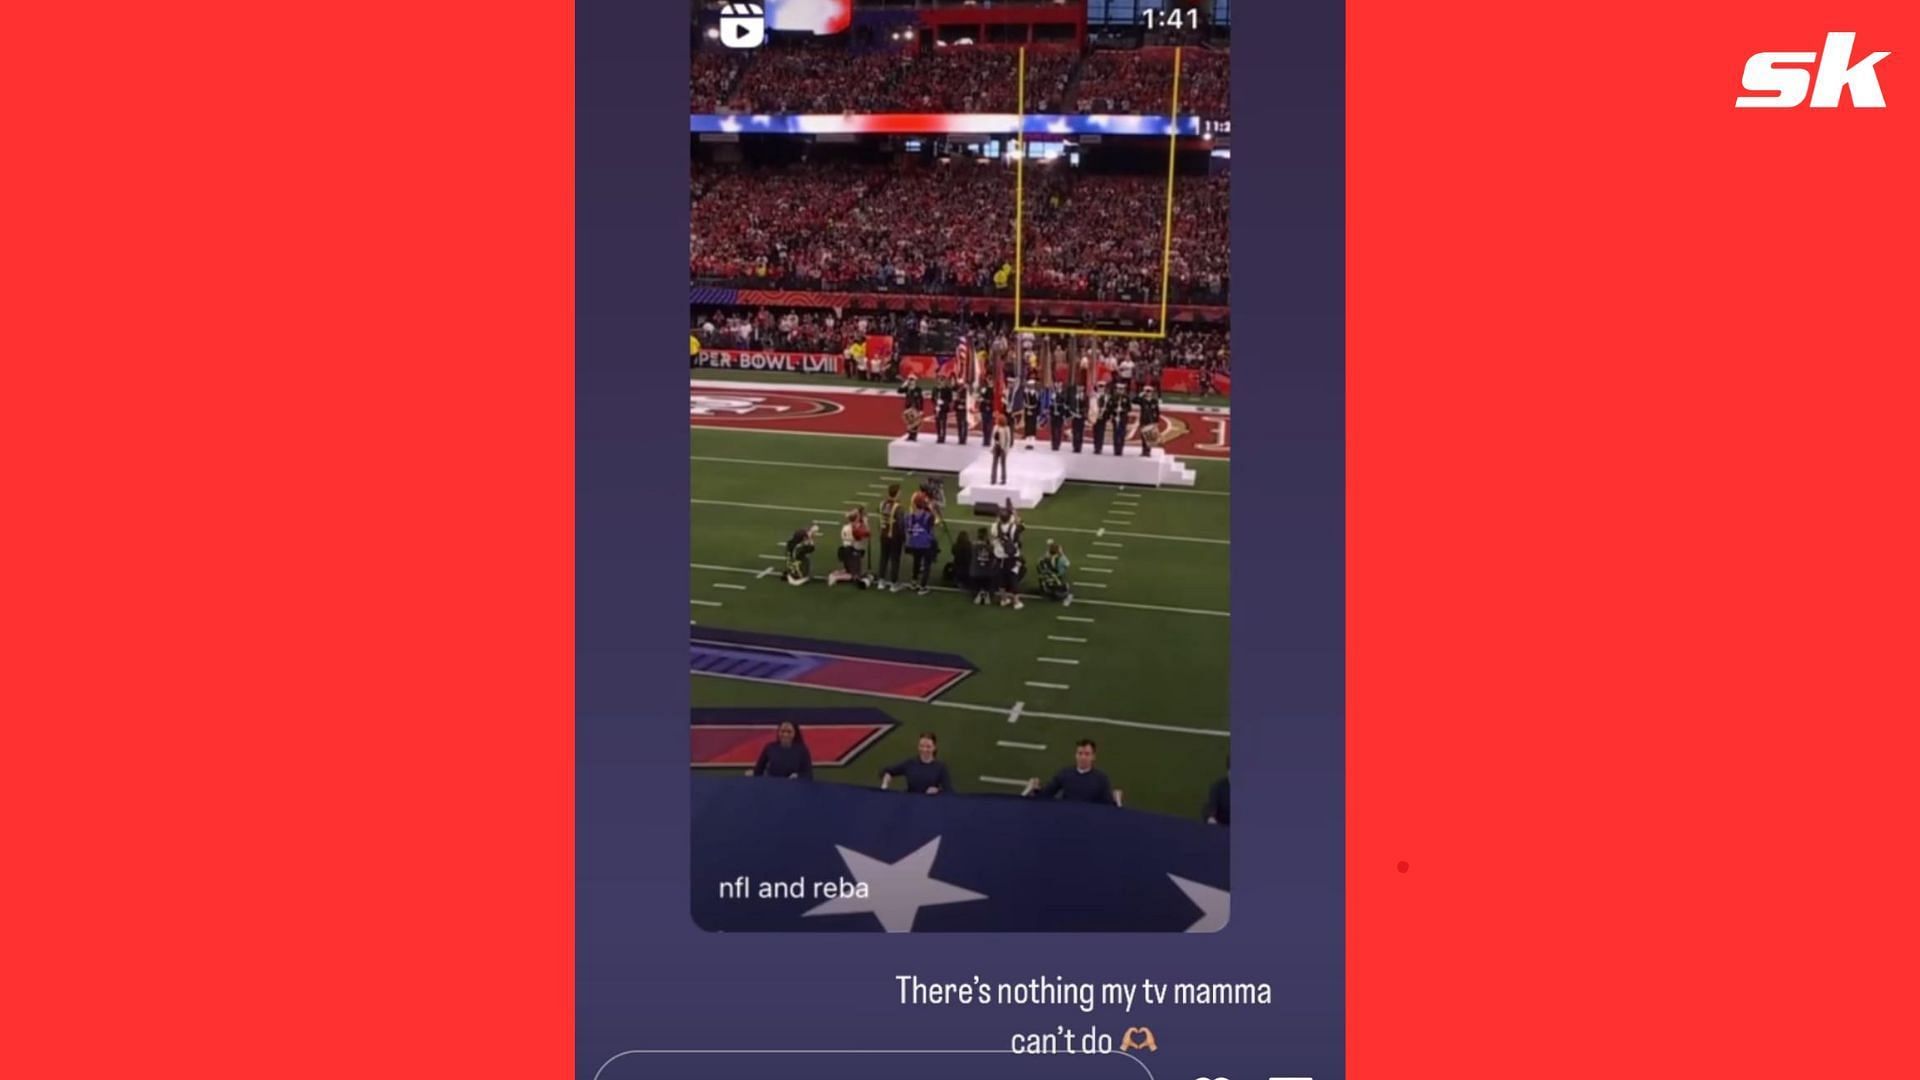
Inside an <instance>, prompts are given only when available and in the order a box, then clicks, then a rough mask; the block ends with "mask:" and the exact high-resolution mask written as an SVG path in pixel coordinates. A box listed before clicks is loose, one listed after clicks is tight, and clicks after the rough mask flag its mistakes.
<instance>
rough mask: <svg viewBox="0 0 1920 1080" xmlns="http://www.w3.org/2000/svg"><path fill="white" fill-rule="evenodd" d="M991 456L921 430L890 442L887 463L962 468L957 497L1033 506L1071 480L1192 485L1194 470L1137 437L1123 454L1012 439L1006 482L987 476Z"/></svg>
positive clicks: (912, 468) (913, 468)
mask: <svg viewBox="0 0 1920 1080" xmlns="http://www.w3.org/2000/svg"><path fill="white" fill-rule="evenodd" d="M992 464H993V456H992V454H991V453H990V452H989V451H988V450H987V449H986V448H984V447H982V446H981V445H980V444H979V442H978V441H973V442H967V443H959V442H951V441H950V442H946V443H938V442H935V441H933V440H932V439H929V438H927V436H926V434H925V433H924V432H923V433H922V434H921V437H920V439H919V440H918V441H916V442H908V441H907V440H906V439H905V438H899V439H895V440H893V441H892V442H890V443H888V444H887V467H888V468H890V469H899V470H901V471H903V472H939V473H958V474H959V475H960V492H959V495H958V499H959V501H960V502H961V503H963V504H966V505H970V506H971V505H978V504H980V503H988V502H990V503H1001V502H1005V501H1006V500H1007V499H1009V498H1011V499H1012V500H1013V505H1015V506H1017V507H1019V508H1021V509H1022V510H1031V509H1032V508H1034V507H1036V506H1038V505H1040V500H1041V499H1042V498H1044V497H1045V496H1048V495H1051V494H1053V493H1054V492H1057V491H1059V490H1060V485H1061V484H1063V483H1065V482H1067V481H1068V480H1084V481H1090V482H1092V483H1096V484H1134V485H1138V486H1140V487H1192V486H1193V485H1194V481H1195V479H1196V476H1195V474H1194V471H1193V470H1192V469H1191V468H1189V467H1187V466H1186V465H1183V464H1181V463H1180V459H1179V458H1176V457H1174V456H1172V455H1171V454H1168V453H1167V452H1166V451H1165V450H1158V449H1156V450H1155V451H1154V452H1153V453H1152V454H1151V455H1142V454H1141V453H1140V447H1139V445H1138V444H1137V443H1136V444H1135V445H1133V446H1129V447H1128V448H1127V452H1126V453H1124V454H1119V455H1116V454H1114V453H1113V451H1112V448H1111V447H1109V448H1108V450H1107V453H1104V454H1095V453H1094V452H1093V446H1092V445H1091V444H1088V445H1087V446H1086V448H1085V449H1083V450H1082V451H1081V452H1080V453H1078V454H1076V453H1074V452H1073V447H1072V446H1071V445H1064V446H1062V447H1061V448H1060V449H1059V450H1057V451H1056V450H1054V449H1053V446H1052V444H1050V443H1048V442H1045V441H1040V440H1036V441H1035V442H1034V444H1033V448H1032V449H1028V448H1027V445H1026V442H1025V440H1021V441H1019V442H1016V443H1014V444H1013V449H1012V450H1010V451H1008V453H1007V483H1006V484H1004V485H989V484H988V483H987V476H988V473H989V471H990V470H991V468H992Z"/></svg>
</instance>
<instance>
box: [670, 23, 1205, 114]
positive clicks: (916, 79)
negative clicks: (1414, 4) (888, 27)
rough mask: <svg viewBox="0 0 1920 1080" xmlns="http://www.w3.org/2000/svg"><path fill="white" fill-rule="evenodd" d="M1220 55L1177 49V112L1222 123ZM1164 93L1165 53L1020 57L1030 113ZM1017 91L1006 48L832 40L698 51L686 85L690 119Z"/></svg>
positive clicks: (1158, 107) (967, 103) (924, 105)
mask: <svg viewBox="0 0 1920 1080" xmlns="http://www.w3.org/2000/svg"><path fill="white" fill-rule="evenodd" d="M1227 57H1228V53H1227V52H1226V51H1224V50H1214V49H1207V48H1198V47H1195V48H1189V49H1187V50H1186V52H1185V53H1184V56H1183V59H1182V61H1181V92H1180V99H1181V103H1182V105H1181V111H1182V112H1183V113H1203V114H1208V115H1219V116H1224V115H1226V110H1227V98H1228V94H1227V88H1228V74H1229V73H1228V60H1227ZM1076 78H1077V80H1078V83H1077V86H1076ZM1172 86H1173V50H1172V49H1142V50H1100V51H1096V52H1093V53H1091V54H1089V55H1088V56H1087V58H1086V59H1085V60H1084V61H1083V60H1082V58H1081V57H1080V55H1079V54H1078V53H1075V52H1073V51H1072V50H1070V49H1063V48H1059V47H1051V46H1038V47H1032V48H1029V49H1028V50H1027V99H1026V111H1027V112H1030V113H1034V112H1040V113H1045V112H1062V111H1077V112H1083V113H1085V112H1118V113H1164V112H1165V111H1166V108H1167V103H1168V100H1169V94H1170V92H1171V90H1172ZM1018 93H1019V55H1018V53H1017V51H1016V50H1015V49H1014V48H1011V47H1008V46H998V45H952V46H942V47H939V48H932V49H925V50H920V51H918V52H915V51H910V50H895V49H879V50H875V49H867V50H860V49H856V48H853V47H852V46H851V45H849V43H847V42H846V41H844V40H841V39H839V38H807V39H802V40H780V41H776V42H773V43H770V44H768V45H767V46H766V47H764V48H761V49H756V50H753V51H752V52H751V53H747V54H741V53H735V52H731V51H724V50H712V49H707V50H701V51H699V52H697V53H696V54H695V56H694V62H693V71H692V79H691V87H690V96H691V99H692V105H693V110H694V111H695V112H699V113H709V112H719V111H731V112H744V113H890V112H963V113H964V112H976V113H978V112H990V113H1009V112H1014V111H1016V110H1017V109H1018ZM1070 105H1071V106H1073V108H1072V109H1069V106H1070Z"/></svg>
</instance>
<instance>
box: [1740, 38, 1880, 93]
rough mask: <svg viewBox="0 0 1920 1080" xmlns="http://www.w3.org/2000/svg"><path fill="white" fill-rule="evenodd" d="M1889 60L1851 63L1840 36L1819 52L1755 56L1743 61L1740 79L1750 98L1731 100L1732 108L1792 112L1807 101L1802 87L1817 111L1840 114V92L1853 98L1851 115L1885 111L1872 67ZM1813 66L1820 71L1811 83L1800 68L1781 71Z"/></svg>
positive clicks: (1873, 57) (1846, 41)
mask: <svg viewBox="0 0 1920 1080" xmlns="http://www.w3.org/2000/svg"><path fill="white" fill-rule="evenodd" d="M1892 55H1893V54H1892V53H1890V52H1875V53H1868V54H1867V55H1866V56H1864V57H1862V58H1861V59H1860V61H1859V62H1858V63H1855V62H1854V60H1853V33H1852V32H1851V31H1842V30H1835V31H1833V32H1832V33H1830V34H1828V35H1827V43H1826V47H1825V48H1824V49H1822V50H1821V51H1820V52H1763V53H1754V54H1753V55H1752V56H1750V57H1748V58H1747V68H1746V71H1745V73H1744V74H1743V75H1742V76H1741V79H1740V85H1741V87H1742V88H1743V89H1747V90H1752V91H1754V93H1752V94H1743V95H1741V96H1740V97H1737V98H1734V99H1733V107H1734V108H1736V109H1791V108H1793V107H1794V106H1796V105H1798V104H1800V103H1801V102H1803V101H1805V100H1807V87H1808V86H1809V85H1811V86H1812V87H1813V107H1814V108H1816V109H1837V108H1839V107H1840V91H1842V90H1845V91H1847V92H1848V93H1849V94H1850V95H1851V96H1852V100H1853V107H1854V108H1856V109H1884V108H1886V107H1887V99H1886V97H1885V96H1884V95H1883V94H1881V92H1880V78H1879V76H1877V75H1876V74H1875V73H1874V70H1873V66H1874V65H1875V64H1878V63H1879V62H1880V61H1882V60H1885V59H1886V58H1887V57H1889V56H1892ZM1816 60H1817V61H1819V63H1820V67H1819V69H1818V71H1817V72H1816V73H1815V74H1814V75H1813V76H1811V77H1809V76H1808V74H1807V72H1806V70H1805V69H1804V68H1801V67H1797V66H1795V67H1789V66H1784V65H1799V64H1811V63H1813V62H1814V61H1816Z"/></svg>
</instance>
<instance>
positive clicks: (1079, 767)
mask: <svg viewBox="0 0 1920 1080" xmlns="http://www.w3.org/2000/svg"><path fill="white" fill-rule="evenodd" d="M1098 751H1099V747H1097V746H1095V745H1094V742H1093V740H1092V739H1081V740H1080V741H1079V742H1077V743H1075V744H1074V747H1073V767H1072V768H1067V769H1061V770H1060V771H1059V772H1057V773H1054V774H1053V779H1051V780H1049V781H1047V783H1046V786H1045V787H1042V786H1040V778H1039V777H1037V776H1036V777H1034V778H1033V779H1031V780H1028V781H1027V790H1026V791H1025V792H1023V793H1022V794H1025V795H1028V796H1030V797H1031V796H1038V797H1039V798H1042V799H1052V798H1056V797H1057V798H1061V799H1064V800H1066V801H1067V802H1085V803H1103V804H1105V805H1108V806H1119V805H1120V792H1119V791H1117V790H1115V789H1114V786H1113V782H1112V781H1111V780H1108V779H1107V774H1106V773H1103V772H1101V771H1100V770H1099V769H1096V768H1094V767H1093V760H1094V756H1095V754H1096V753H1098Z"/></svg>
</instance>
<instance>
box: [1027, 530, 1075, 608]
mask: <svg viewBox="0 0 1920 1080" xmlns="http://www.w3.org/2000/svg"><path fill="white" fill-rule="evenodd" d="M1072 566H1073V564H1072V563H1071V562H1068V561H1067V553H1066V552H1064V551H1062V550H1060V541H1058V540H1049V541H1047V554H1046V556H1045V557H1044V558H1042V559H1041V560H1040V563H1039V565H1038V566H1036V567H1035V569H1036V570H1037V571H1039V574H1040V592H1041V593H1042V594H1044V595H1045V596H1046V597H1047V598H1048V599H1050V600H1058V601H1060V606H1062V607H1072V606H1073V584H1072V583H1071V582H1069V581H1068V580H1067V571H1068V570H1069V569H1070V568H1071V567H1072Z"/></svg>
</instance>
